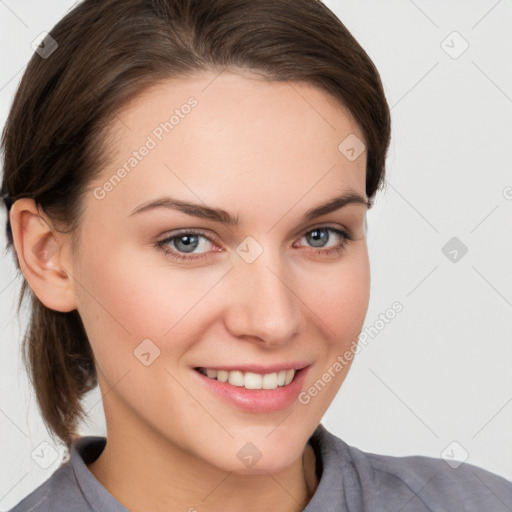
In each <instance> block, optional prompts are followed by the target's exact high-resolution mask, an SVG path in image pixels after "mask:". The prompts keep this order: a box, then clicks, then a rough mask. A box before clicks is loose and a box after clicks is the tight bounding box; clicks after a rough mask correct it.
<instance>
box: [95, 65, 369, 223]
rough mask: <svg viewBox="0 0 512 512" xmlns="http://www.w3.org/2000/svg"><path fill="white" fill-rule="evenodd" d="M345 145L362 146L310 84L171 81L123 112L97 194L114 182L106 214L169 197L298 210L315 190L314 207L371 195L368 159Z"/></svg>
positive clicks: (255, 79) (206, 78) (236, 77)
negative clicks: (354, 194) (348, 194)
mask: <svg viewBox="0 0 512 512" xmlns="http://www.w3.org/2000/svg"><path fill="white" fill-rule="evenodd" d="M347 137H356V138H357V140H359V141H360V142H361V144H362V143H363V141H364V136H363V134H362V132H361V130H360V128H359V126H358V125H357V123H355V122H354V120H353V119H352V118H351V116H350V115H349V114H348V113H347V112H346V111H345V110H343V109H342V108H341V107H340V105H339V104H338V102H336V101H335V100H334V99H333V98H332V97H331V96H329V95H328V94H326V93H325V92H323V91H321V90H320V89H318V88H316V87H314V86H313V85H311V84H307V83H302V82H301V83H298V82H293V83H288V82H276V81H268V80H265V79H264V78H262V77H260V76H259V75H255V74H249V73H244V74H238V73H233V72H223V73H220V74H214V73H203V74H200V75H195V76H193V77H188V78H181V79H169V80H166V81H163V82H160V83H158V84H155V85H154V86H151V87H149V88H148V89H146V90H145V91H144V92H143V93H142V94H140V95H139V96H137V97H135V98H134V99H133V100H132V101H131V102H130V103H128V104H127V105H126V106H125V107H124V108H123V109H122V110H121V111H120V112H119V113H118V115H117V116H116V118H115V120H114V122H113V124H112V126H111V129H110V137H109V140H110V143H111V149H112V153H111V155H112V158H111V161H110V164H109V166H108V168H107V169H104V171H103V172H102V175H101V177H100V178H99V179H98V180H96V181H95V183H94V184H93V186H95V187H97V186H100V187H103V186H104V185H105V184H106V183H108V182H110V183H111V186H108V187H107V188H108V194H107V196H106V198H105V199H108V201H102V203H103V207H106V206H107V203H110V204H111V205H113V204H115V205H116V209H117V210H119V209H121V210H123V209H124V211H125V212H126V214H128V213H129V212H128V208H130V211H131V209H133V208H134V207H135V206H136V205H137V204H139V203H141V202H143V201H145V200H148V199H151V198H153V197H155V196H156V195H162V194H164V193H166V192H168V193H170V194H171V193H172V195H174V196H176V195H179V196H180V197H182V198H183V199H184V200H195V201H196V202H197V200H198V199H200V200H202V201H204V202H206V203H216V204H219V203H220V202H225V201H227V200H229V201H230V202H233V195H234V194H235V193H236V195H237V197H240V198H241V199H240V204H241V203H243V201H244V198H245V200H246V201H252V202H254V199H255V197H256V198H258V200H259V202H262V201H263V200H264V199H265V198H269V199H270V197H274V198H277V199H279V198H280V199H283V200H284V201H285V202H287V201H288V199H289V201H288V202H289V203H290V204H291V203H293V202H294V201H297V199H299V196H304V195H307V194H308V191H311V196H312V199H314V196H315V194H316V195H317V197H322V198H325V197H326V194H329V195H330V196H334V195H336V194H335V193H336V192H342V191H345V190H347V189H352V190H357V191H358V192H360V193H361V194H362V195H365V171H366V152H363V153H362V154H361V155H360V157H358V158H357V159H353V160H350V159H347V158H346V156H345V155H344V154H343V153H342V152H341V151H340V148H339V146H340V144H341V143H342V142H343V141H344V140H346V139H347ZM121 170H122V171H121ZM119 175H121V177H119ZM112 178H114V179H112ZM313 189H314V190H313ZM334 189H335V190H334ZM287 198H288V199H287ZM240 204H238V205H237V206H240ZM223 206H225V205H223ZM267 206H271V205H267ZM274 206H275V204H274ZM304 206H305V208H304V209H306V208H307V204H305V205H304Z"/></svg>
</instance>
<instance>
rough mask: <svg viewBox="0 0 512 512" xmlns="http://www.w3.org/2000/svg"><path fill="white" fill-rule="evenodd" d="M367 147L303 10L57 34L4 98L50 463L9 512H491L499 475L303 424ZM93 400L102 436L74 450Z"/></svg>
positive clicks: (343, 332)
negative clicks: (383, 449)
mask: <svg viewBox="0 0 512 512" xmlns="http://www.w3.org/2000/svg"><path fill="white" fill-rule="evenodd" d="M52 48H53V50H52ZM389 138H390V116H389V109H388V105H387V102H386V99H385V97H384V93H383V89H382V84H381V81H380V78H379V74H378V72H377V70H376V69H375V67H374V65H373V64H372V62H371V60H370V59H369V58H368V56H367V55H366V53H365V52H364V50H363V49H362V48H361V47H360V45H359V44H358V43H357V42H356V41H355V39H354V38H353V37H352V36H351V34H350V33H349V32H348V31H347V30H346V28H345V27H344V26H343V25H342V23H341V22H340V21H339V20H338V19H337V18H336V17H335V16H334V15H333V14H332V13H331V12H330V11H329V10H328V9H327V8H326V7H325V6H324V5H323V4H322V3H320V2H315V1H312V0H294V1H291V0H279V1H276V0H272V1H271V0H263V1H258V2H253V1H249V0H245V1H242V0H214V1H212V0H209V1H206V0H204V1H203V0H201V1H186V0H159V1H157V0H153V1H149V0H144V1H143V0H130V1H129V2H127V1H126V0H111V1H108V2H105V1H104V0H102V1H100V0H86V1H85V2H84V3H82V4H81V5H79V6H78V7H76V8H75V9H74V10H72V11H71V12H70V13H69V14H67V15H66V16H65V17H64V18H63V19H62V20H61V21H60V22H59V23H58V24H57V25H56V26H55V27H54V28H53V30H52V31H51V32H50V38H47V39H46V40H45V41H44V43H43V44H42V46H41V47H40V48H39V49H38V50H37V51H36V55H34V57H33V59H32V60H31V62H30V63H29V66H28V68H27V71H26V72H25V75H24V77H23V79H22V82H21V84H20V87H19V89H18V91H17V94H16V97H15V99H14V103H13V107H12V110H11V112H10V115H9V118H8V122H7V125H6V128H5V131H4V136H3V139H2V147H3V150H4V155H5V157H4V161H5V165H4V177H3V183H2V192H3V194H4V198H5V202H6V206H7V208H8V209H9V211H10V215H9V220H10V223H9V224H8V226H7V228H8V231H7V235H8V237H9V238H8V240H9V242H10V243H12V248H13V250H14V254H15V256H16V262H17V264H18V268H19V269H20V270H21V271H22V273H23V276H24V278H25V281H24V286H23V288H22V294H23V293H26V292H27V291H28V293H29V294H30V296H31V298H32V317H31V324H30V328H29V330H28V332H27V337H26V348H27V354H28V363H29V366H30V369H31V376H32V380H33V384H34V388H35V391H36V396H37V400H38V403H39V406H40V409H41V412H42V415H43V418H44V419H45V421H46V423H47V425H48V426H49V428H50V429H51V431H52V432H54V433H55V435H56V436H57V437H58V438H59V439H61V440H62V441H64V442H65V443H66V445H67V447H68V448H69V450H70V460H69V461H67V462H66V463H65V464H63V465H62V466H61V467H60V468H59V469H58V470H57V471H56V472H55V473H54V474H53V475H52V476H51V477H50V478H49V479H48V480H47V481H46V482H45V483H44V484H42V486H40V487H39V488H38V489H36V490H35V491H33V492H32V493H31V494H30V495H29V496H27V497H26V498H25V499H24V500H23V501H22V502H20V503H19V504H18V505H17V506H16V507H15V508H14V509H13V510H14V511H16V512H21V511H28V510H45V509H51V510H56V511H58V510H73V511H86V510H87V511H89V510H112V511H122V510H151V511H160V510H162V511H163V510H165V511H169V510H173V511H174V510H176V511H178V510H189V511H192V510H198V511H201V510H208V511H217V510H224V511H225V510H245V511H253V510H254V511H256V510H258V511H261V510H279V511H299V510H306V511H308V512H313V511H320V510H350V511H356V510H357V511H359V510H371V511H376V510H404V511H426V510H447V509H448V510H451V511H452V510H453V511H456V510H461V511H462V510H496V511H498V510H507V507H508V506H509V505H507V503H508V504H510V503H512V484H510V483H509V482H507V481H506V480H505V479H503V478H501V477H499V476H497V475H493V474H492V473H489V472H487V471H484V470H482V469H480V468H476V467H474V466H470V465H463V466H461V467H459V468H458V469H457V470H452V469H451V468H450V467H449V466H448V465H447V464H445V463H444V462H443V461H441V460H437V459H432V458H426V457H397V458H395V457H389V456H383V455H375V454H369V453H365V452H363V451H360V450H358V449H356V448H353V447H350V446H348V445H347V444H346V443H344V442H343V441H342V440H341V439H339V438H337V437H335V436H334V435H332V434H331V433H330V432H328V431H327V430H326V429H325V428H324V427H323V425H321V424H320V420H321V418H322V416H323V415H324V413H325V411H326V410H327V408H328V407H329V405H330V403H331V402H332V400H333V398H334V396H335V395H336V393H337V391H338V390H339V388H340V386H341V384H342V383H343V380H344V379H345V377H346V374H347V371H348V369H349V368H350V364H351V360H352V359H351V357H344V358H342V360H340V354H350V352H351V350H353V346H352V342H353V340H354V339H357V336H358V333H359V332H360V331H361V327H362V325H363V321H364V318H365V314H366V310H367V306H368V299H369V284H370V273H369V261H368V251H367V245H366V212H367V210H368V208H369V207H371V204H372V201H373V199H374V197H375V194H376V192H377V190H378V189H379V187H380V185H381V183H382V180H383V177H384V166H385V157H386V152H387V148H388V145H389ZM97 384H98V385H99V387H100V390H101V393H102V396H103V406H104V410H105V417H106V421H107V437H106V438H103V437H82V438H80V437H79V436H78V434H77V425H78V420H79V419H80V418H83V417H84V410H83V408H82V404H81V399H82V398H83V396H84V395H85V394H86V393H87V392H88V391H90V390H91V389H93V388H94V387H95V386H96V385H97ZM497 497H499V500H498V498H497ZM468 503H469V504H470V505H468ZM468 507H473V508H468Z"/></svg>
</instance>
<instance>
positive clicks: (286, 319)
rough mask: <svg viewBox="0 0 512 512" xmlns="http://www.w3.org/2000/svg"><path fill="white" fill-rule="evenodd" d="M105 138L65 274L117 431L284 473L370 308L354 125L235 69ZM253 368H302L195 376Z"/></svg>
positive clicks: (327, 105) (164, 97) (295, 88)
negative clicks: (103, 163) (286, 373)
mask: <svg viewBox="0 0 512 512" xmlns="http://www.w3.org/2000/svg"><path fill="white" fill-rule="evenodd" d="M111 134H112V136H113V138H112V140H113V143H114V150H115V151H114V155H113V158H112V161H111V163H110V166H109V167H108V168H105V169H104V170H103V174H102V177H101V178H100V179H98V180H96V181H95V182H94V183H93V184H92V185H91V188H90V191H89V192H88V194H87V195H86V208H85V213H84V216H83V219H82V227H81V232H80V242H81V250H80V251H79V252H78V253H77V254H76V255H75V260H74V261H73V263H72V267H71V268H72V270H71V273H72V275H73V278H74V280H75V283H76V284H75V294H76V300H77V309H78V311H79V314H80V316H81V318H82V320H83V323H84V326H85V328H86V331H87V335H88V337H89V339H90V342H91V345H92V349H93V352H94V356H95V359H96V365H97V371H98V376H99V383H100V389H101V391H102V394H103V395H104V398H103V401H104V408H105V415H106V420H107V428H108V435H109V436H116V435H117V436H122V437H125V438H127V439H128V438H130V439H132V441H133V440H137V443H141V445H143V444H144V443H149V442H151V443H154V442H156V443H158V445H159V447H160V448H161V449H162V453H163V452H164V451H165V447H166V446H168V447H170V446H174V447H176V446H179V447H180V449H181V450H183V453H188V454H189V455H193V456H195V457H197V458H199V459H200V460H202V461H203V462H204V461H206V462H208V463H210V464H212V465H214V466H216V467H220V468H222V469H224V470H226V471H234V472H240V473H242V472H251V471H252V472H255V473H260V472H263V471H270V472H273V471H278V470H280V469H283V468H285V467H287V466H288V465H290V464H291V463H292V461H294V460H296V459H297V458H298V457H300V455H301V453H302V450H303V449H304V445H305V443H306V441H307V439H308V438H309V437H310V435H311V434H312V432H313V431H314V430H315V428H316V426H317V425H318V423H319V422H320V420H321V418H322V416H323V414H324V413H325V411H326V410H327V408H328V406H329V404H330V403H331V401H332V400H333V398H334V396H335V394H336V392H337V391H338V389H339V387H340V386H341V384H342V382H343V380H344V378H345V376H346V374H347V371H348V368H349V366H350V360H351V358H350V357H347V356H346V353H347V351H350V350H352V352H353V350H354V349H355V343H354V341H355V340H357V337H358V334H359V333H360V330H361V328H362V325H363V321H364V317H365V314H366V310H367V306H368V299H369V284H370V276H369V262H368V252H367V244H366V232H365V213H366V210H367V206H366V203H365V202H366V200H367V196H366V193H365V168H366V152H365V151H363V152H362V153H361V146H359V145H358V144H361V141H363V140H364V138H363V134H362V132H361V131H360V129H359V128H358V126H357V125H355V124H354V123H353V122H352V121H351V120H350V119H349V117H347V115H345V114H344V113H343V112H342V111H341V110H340V109H339V108H338V106H337V105H336V104H335V102H334V101H333V100H331V99H330V98H329V97H328V96H326V95H325V93H323V92H321V91H320V90H318V89H316V88H314V87H312V86H311V85H306V84H299V83H292V84H287V83H283V82H267V81H264V80H262V79H260V78H258V77H257V76H256V75H241V74H240V75H239V74H234V73H227V72H226V73H222V74H221V75H218V76H216V75H215V74H213V73H208V74H204V75H197V76H196V77H194V78H188V79H183V80H174V81H171V80H169V81H167V82H163V83H161V84H159V85H156V86H154V87H152V88H151V89H149V90H147V91H146V92H145V93H144V94H143V95H142V96H139V97H138V98H136V99H135V100H134V101H132V102H131V103H130V104H129V105H128V106H127V107H126V108H125V109H123V111H122V112H120V113H119V115H118V116H117V118H116V121H115V124H114V125H113V127H112V132H111ZM347 137H348V139H347ZM345 139H347V140H345ZM342 143H343V144H342ZM340 144H341V147H340ZM123 166H124V171H123V170H120V169H123ZM348 194H350V197H351V198H352V199H351V200H349V201H348V202H346V204H345V205H344V206H342V207H340V205H341V204H342V203H338V205H337V206H338V207H337V208H334V209H332V208H331V209H329V210H332V211H325V210H324V211H323V212H319V213H320V215H317V216H314V217H311V216H309V217H308V212H311V211H312V210H315V209H317V208H319V207H320V206H321V205H325V204H328V203H330V202H331V201H333V200H334V199H335V198H338V197H340V196H344V195H348ZM166 196H168V199H167V201H168V204H167V206H162V204H165V200H164V199H162V198H165V197H166ZM356 196H360V198H361V200H360V202H358V201H357V200H355V199H354V198H355V197H356ZM170 198H172V201H175V204H176V202H183V203H184V202H186V203H193V204H194V205H196V206H186V207H181V208H178V207H173V206H172V204H171V199H170ZM157 199H162V201H161V203H160V204H161V206H159V207H148V208H142V207H143V206H147V205H148V204H150V203H151V202H153V201H155V200H157ZM141 208H142V209H141ZM214 210H215V211H216V212H220V211H221V213H213V211H214ZM228 215H229V217H231V218H232V220H233V221H235V220H236V221H237V223H236V224H235V222H233V223H232V224H228V223H227V222H226V219H227V217H228ZM337 230H339V232H338V231H337ZM343 233H346V234H347V235H348V236H349V237H350V239H345V235H344V234H343ZM171 237H174V238H171ZM159 242H162V243H161V244H160V245H158V244H159ZM340 247H342V249H341V250H340ZM248 365H253V366H259V367H260V368H253V370H254V371H253V373H261V374H265V373H272V371H273V368H271V367H275V366H276V365H277V366H278V367H282V368H284V369H293V368H302V367H306V368H305V369H304V370H302V371H301V372H299V373H297V374H296V377H295V378H294V380H293V381H292V382H291V384H289V386H278V387H277V388H275V389H271V390H256V389H246V388H245V384H246V383H247V382H249V384H248V387H250V386H251V382H253V381H254V380H255V381H256V385H257V384H259V381H258V377H256V378H255V379H252V380H251V379H250V378H249V380H248V381H247V380H245V381H243V382H244V385H243V386H237V385H236V384H229V382H228V383H221V382H220V381H219V380H215V381H214V380H212V379H210V378H209V377H207V376H203V375H201V374H200V373H199V372H198V371H197V370H196V369H195V368H198V367H202V368H210V369H219V368H235V369H236V368H240V369H243V368H244V367H246V366H248ZM267 370H268V371H267ZM222 375H225V374H224V373H220V374H218V376H219V377H221V376H222ZM237 377H238V378H240V374H237V373H234V374H228V378H229V379H230V380H231V382H235V381H236V379H237ZM253 377H254V376H253ZM222 378H223V377H222ZM295 379H296V380H295ZM261 380H262V382H263V381H264V382H267V383H269V385H270V386H273V385H274V384H273V381H274V378H273V377H266V378H265V379H261ZM280 382H282V381H280ZM297 383H298V384H297ZM149 440H151V441H149ZM247 443H252V445H249V444H247ZM244 450H245V451H244ZM251 450H252V451H251ZM246 452H247V453H246ZM246 455H256V458H257V457H261V458H260V459H259V460H258V461H257V463H256V464H255V465H254V467H251V466H250V464H248V463H246V462H244V461H246V460H247V459H245V458H244V457H246Z"/></svg>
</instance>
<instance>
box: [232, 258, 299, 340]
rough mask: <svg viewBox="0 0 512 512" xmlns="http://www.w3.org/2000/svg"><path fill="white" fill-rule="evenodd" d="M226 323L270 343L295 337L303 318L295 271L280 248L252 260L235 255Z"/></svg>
mask: <svg viewBox="0 0 512 512" xmlns="http://www.w3.org/2000/svg"><path fill="white" fill-rule="evenodd" d="M234 266H235V268H234V269H233V270H232V271H231V272H230V273H229V274H230V275H229V283H226V285H227V286H228V287H229V289H230V293H228V294H227V296H229V298H230V303H229V304H228V305H227V310H226V315H225V323H226V327H227V329H228V330H229V331H230V332H231V334H232V335H233V336H236V337H241V338H246V339H250V338H254V339H258V340H259V341H260V342H261V343H264V344H265V345H266V346H268V347H277V346H281V345H283V344H286V343H287V342H290V341H292V340H293V338H294V335H295V334H296V333H298V332H299V330H300V329H301V322H302V320H303V317H302V314H301V309H300V307H301V304H302V302H301V300H300V297H298V295H297V292H296V291H295V290H294V288H295V287H294V280H293V276H292V272H291V270H290V268H289V267H287V265H286V262H285V261H283V258H282V256H281V255H279V254H278V251H277V250H275V251H271V250H270V249H265V250H264V251H263V253H262V254H261V255H260V256H259V257H258V258H257V259H256V260H255V261H253V262H252V263H248V262H247V261H245V260H243V259H242V258H235V259H234Z"/></svg>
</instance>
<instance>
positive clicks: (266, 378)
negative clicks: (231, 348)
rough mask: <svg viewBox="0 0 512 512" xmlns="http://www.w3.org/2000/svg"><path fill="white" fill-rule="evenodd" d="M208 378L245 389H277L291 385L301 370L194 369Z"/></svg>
mask: <svg viewBox="0 0 512 512" xmlns="http://www.w3.org/2000/svg"><path fill="white" fill-rule="evenodd" d="M194 370H196V371H197V372H199V373H201V374H202V375H205V376H206V377H208V378H210V379H213V380H218V381H219V382H226V383H228V384H231V385H232V386H238V387H245V389H276V388H278V387H284V386H287V385H288V384H290V382H292V380H293V379H294V377H295V375H296V374H297V373H299V372H300V371H301V370H295V369H293V368H290V369H289V370H281V371H278V372H272V373H266V374H261V373H254V372H242V371H240V370H231V371H228V370H217V369H215V368H202V367H197V368H194Z"/></svg>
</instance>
